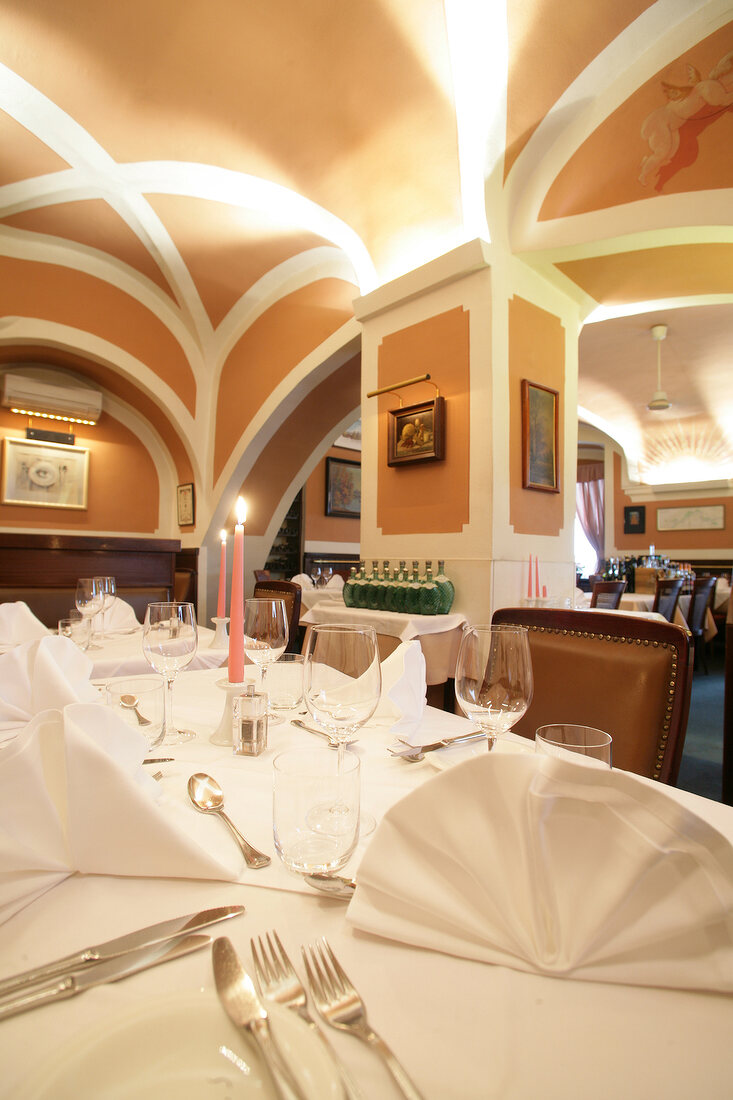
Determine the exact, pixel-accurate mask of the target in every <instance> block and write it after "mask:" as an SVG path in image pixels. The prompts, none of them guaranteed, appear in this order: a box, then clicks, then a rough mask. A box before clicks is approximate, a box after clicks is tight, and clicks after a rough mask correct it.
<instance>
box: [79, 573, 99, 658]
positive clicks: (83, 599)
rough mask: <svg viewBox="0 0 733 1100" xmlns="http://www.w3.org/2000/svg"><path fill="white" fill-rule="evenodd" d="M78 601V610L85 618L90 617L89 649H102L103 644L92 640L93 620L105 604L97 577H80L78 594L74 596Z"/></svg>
mask: <svg viewBox="0 0 733 1100" xmlns="http://www.w3.org/2000/svg"><path fill="white" fill-rule="evenodd" d="M74 602H75V603H76V610H77V611H78V612H79V614H80V615H82V616H83V617H84V618H85V619H89V639H90V641H89V645H88V647H87V648H88V649H101V648H102V647H101V646H98V645H94V643H93V642H92V641H91V637H92V621H93V619H94V616H95V615H98V614H99V612H100V611H101V610H102V607H103V606H104V593H103V592H102V590H101V589H100V587H99V584H98V578H97V577H79V580H78V581H77V582H76V596H75V597H74Z"/></svg>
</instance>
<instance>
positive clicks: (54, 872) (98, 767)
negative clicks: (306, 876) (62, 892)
mask: <svg viewBox="0 0 733 1100" xmlns="http://www.w3.org/2000/svg"><path fill="white" fill-rule="evenodd" d="M71 644H72V645H73V643H71ZM145 750H146V742H145V739H144V738H143V736H142V735H141V734H140V733H139V732H138V731H137V730H135V729H132V728H131V727H130V726H127V725H126V724H125V723H124V722H123V721H122V720H121V719H120V718H119V716H118V715H116V714H115V713H114V711H112V710H111V709H108V708H107V707H104V706H100V705H99V704H97V703H94V704H90V703H75V704H72V705H70V706H67V707H66V708H65V709H64V710H63V711H59V710H48V711H44V712H43V713H42V714H39V715H37V716H36V717H35V718H34V719H33V721H32V722H31V723H29V724H28V725H27V726H26V727H25V728H24V729H23V730H22V731H21V732H20V733H19V734H18V736H17V737H16V738H15V740H14V741H13V742H11V743H9V744H7V745H6V746H5V747H4V748H3V749H2V751H0V788H1V789H2V791H3V797H2V799H1V800H0V922H2V921H3V920H7V919H8V918H9V917H11V916H12V915H13V913H16V912H17V911H18V910H19V909H22V908H23V906H25V905H27V904H29V902H31V901H32V900H33V899H34V898H36V897H38V896H39V895H40V894H42V893H44V892H45V891H46V890H49V889H50V888H51V887H52V886H55V885H56V884H57V883H58V882H61V881H63V879H65V878H66V877H67V876H68V875H70V874H72V873H73V872H74V871H79V872H82V873H83V874H105V875H132V876H140V875H143V876H155V877H157V878H166V877H171V876H172V877H181V878H205V879H223V878H227V877H231V874H230V873H229V872H228V871H227V869H226V868H224V867H223V866H222V865H221V864H219V863H217V861H216V860H214V859H212V858H211V857H210V856H209V855H208V854H207V853H206V851H205V850H204V849H203V848H201V847H200V846H199V845H198V844H197V843H196V842H195V841H194V840H192V839H190V837H189V836H187V835H186V832H185V831H184V830H183V829H181V828H180V827H179V826H178V825H177V824H176V822H175V819H172V818H171V817H170V816H169V815H168V814H167V813H166V808H165V807H164V806H163V805H158V800H160V801H161V802H163V801H164V797H163V795H162V792H161V789H160V787H159V785H158V784H157V783H156V782H155V780H154V779H152V778H151V777H150V776H149V775H147V774H146V773H145V771H144V770H143V768H142V766H141V761H142V758H143V756H144V754H145Z"/></svg>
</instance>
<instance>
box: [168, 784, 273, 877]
mask: <svg viewBox="0 0 733 1100" xmlns="http://www.w3.org/2000/svg"><path fill="white" fill-rule="evenodd" d="M188 797H189V798H190V799H191V801H192V802H193V804H194V806H195V807H196V809H197V810H200V811H201V813H202V814H217V815H218V816H219V817H220V818H221V819H222V821H223V822H224V823H225V824H226V825H228V826H229V829H230V830H231V833H232V836H233V837H234V839H235V840H236V842H237V844H238V845H239V847H240V849H241V851H242V855H243V856H244V860H245V863H246V864H247V866H248V867H255V868H257V867H267V865H268V863H270V862H271V860H270V857H269V856H266V855H265V854H264V852H258V851H257V849H256V848H253V847H252V845H251V844H250V843H249V841H248V840H245V839H244V837H243V836H242V834H241V833H240V831H239V829H238V828H237V826H236V825H235V824H234V822H233V821H232V820H231V819H230V818H228V817H227V815H226V814H225V813H224V810H223V809H222V806H223V805H224V792H223V791H222V789H221V787H220V786H219V784H218V783H217V782H216V780H215V779H212V777H211V776H210V775H206V773H205V772H196V773H195V774H194V775H192V776H190V777H189V780H188Z"/></svg>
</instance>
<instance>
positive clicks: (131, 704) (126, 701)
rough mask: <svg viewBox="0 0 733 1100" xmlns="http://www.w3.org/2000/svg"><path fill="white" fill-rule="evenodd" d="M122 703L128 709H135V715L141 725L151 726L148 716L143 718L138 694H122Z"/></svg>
mask: <svg viewBox="0 0 733 1100" xmlns="http://www.w3.org/2000/svg"><path fill="white" fill-rule="evenodd" d="M120 705H121V706H123V707H125V708H126V710H134V711H135V717H136V718H137V720H138V724H139V725H141V726H149V725H150V722H149V720H148V719H147V718H143V716H142V714H141V713H140V711H139V710H138V709H137V696H136V695H120Z"/></svg>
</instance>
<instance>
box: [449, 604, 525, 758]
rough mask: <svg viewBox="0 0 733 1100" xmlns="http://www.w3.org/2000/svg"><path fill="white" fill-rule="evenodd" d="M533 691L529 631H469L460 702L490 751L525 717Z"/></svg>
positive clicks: (458, 681) (458, 684)
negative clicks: (483, 733)
mask: <svg viewBox="0 0 733 1100" xmlns="http://www.w3.org/2000/svg"><path fill="white" fill-rule="evenodd" d="M533 687H534V681H533V678H532V658H531V656H530V652H529V641H528V639H527V628H526V627H524V626H511V625H508V624H507V625H501V626H483V625H480V626H469V627H466V629H465V630H464V632H463V638H462V639H461V645H460V648H459V650H458V659H457V661H456V677H455V688H456V699H457V700H458V705H459V706H460V708H461V710H462V711H463V713H464V714H465V715H466V717H467V718H470V719H471V720H472V721H474V722H476V723H477V724H478V725H479V726H480V727H481V729H482V730H484V732H485V733H486V737H487V740H488V746H489V751H491V749H493V747H494V744H495V742H496V739H497V737H499V736H501V735H502V734H504V733H507V732H508V731H509V730H510V729H511V728H512V726H513V725H515V723H517V722H518V721H519V719H520V718H521V717H522V715H523V714H524V713H525V712H526V710H527V708H528V707H529V704H530V703H531V701H532V691H533Z"/></svg>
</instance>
